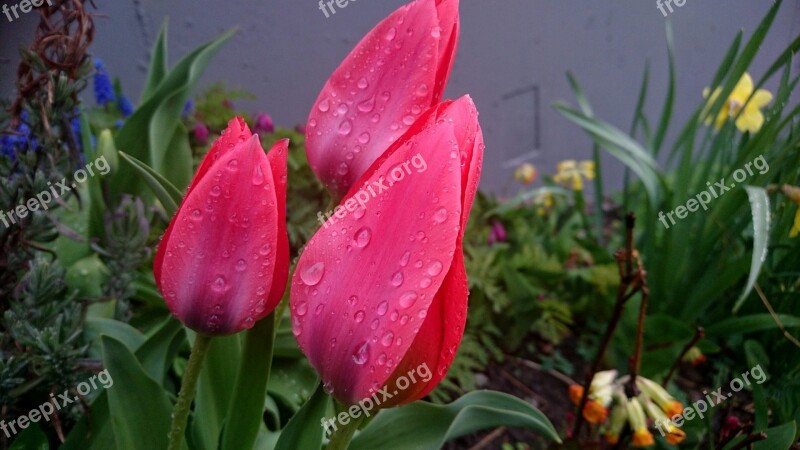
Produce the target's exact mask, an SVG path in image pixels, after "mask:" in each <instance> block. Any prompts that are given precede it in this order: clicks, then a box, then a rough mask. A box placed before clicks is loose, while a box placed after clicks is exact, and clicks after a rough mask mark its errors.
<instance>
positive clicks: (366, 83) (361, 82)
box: [358, 78, 369, 89]
mask: <svg viewBox="0 0 800 450" xmlns="http://www.w3.org/2000/svg"><path fill="white" fill-rule="evenodd" d="M368 87H369V81H367V79H366V78H362V79H360V80H358V88H359V89H366V88H368Z"/></svg>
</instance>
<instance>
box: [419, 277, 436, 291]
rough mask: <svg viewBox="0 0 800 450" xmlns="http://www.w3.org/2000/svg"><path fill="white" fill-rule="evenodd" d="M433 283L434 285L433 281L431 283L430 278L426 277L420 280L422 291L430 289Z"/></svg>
mask: <svg viewBox="0 0 800 450" xmlns="http://www.w3.org/2000/svg"><path fill="white" fill-rule="evenodd" d="M431 283H433V281H431V279H430V278H428V277H425V278H423V279H422V280H420V282H419V287H421V288H422V289H425V288H428V287H430V285H431Z"/></svg>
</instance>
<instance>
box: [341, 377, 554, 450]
mask: <svg viewBox="0 0 800 450" xmlns="http://www.w3.org/2000/svg"><path fill="white" fill-rule="evenodd" d="M500 426H507V427H519V428H527V429H530V430H533V431H536V432H539V433H541V434H543V435H544V436H545V437H547V438H548V439H551V440H553V441H556V442H561V441H560V439H559V437H558V433H557V432H556V430H555V428H553V425H552V424H551V423H550V421H549V420H548V419H547V417H545V415H544V414H542V413H541V412H540V411H539V410H538V409H536V408H534V407H533V406H532V405H531V404H529V403H527V402H525V401H523V400H520V399H518V398H516V397H512V396H510V395H508V394H504V393H501V392H493V391H475V392H471V393H469V394H467V395H465V396H463V397H461V398H459V399H458V400H456V401H455V402H453V403H450V404H449V405H436V404H433V403H427V402H415V403H411V404H409V405H405V406H401V407H399V408H395V409H390V410H386V411H383V412H381V413H380V414H379V415H378V416H377V417H375V419H374V420H373V421H372V422H370V424H369V425H368V426H367V428H366V429H364V430H363V431H362V432H361V433H360V434H358V435H356V437H355V439H353V442H352V444H351V445H350V449H351V450H372V449H376V448H380V449H382V450H392V449H397V450H400V449H409V448H414V449H418V450H426V449H430V450H436V449H439V448H441V447H442V446H443V445H444V444H445V442H447V441H450V440H452V439H456V438H458V437H460V436H464V435H467V434H470V433H474V432H476V431H480V430H485V429H489V428H495V427H500Z"/></svg>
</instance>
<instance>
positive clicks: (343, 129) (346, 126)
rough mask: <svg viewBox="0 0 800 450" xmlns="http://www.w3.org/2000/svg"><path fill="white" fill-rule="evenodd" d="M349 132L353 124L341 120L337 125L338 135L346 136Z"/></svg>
mask: <svg viewBox="0 0 800 450" xmlns="http://www.w3.org/2000/svg"><path fill="white" fill-rule="evenodd" d="M351 131H353V124H352V123H351V122H350V121H349V120H343V121H342V123H341V124H339V134H341V135H342V136H347V135H348V134H350V132H351Z"/></svg>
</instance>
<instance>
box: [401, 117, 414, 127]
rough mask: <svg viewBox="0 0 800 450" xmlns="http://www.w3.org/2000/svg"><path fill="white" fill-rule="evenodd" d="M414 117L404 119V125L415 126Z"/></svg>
mask: <svg viewBox="0 0 800 450" xmlns="http://www.w3.org/2000/svg"><path fill="white" fill-rule="evenodd" d="M414 120H415V119H414V116H405V117H403V123H404V124H406V125H413V124H414Z"/></svg>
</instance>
